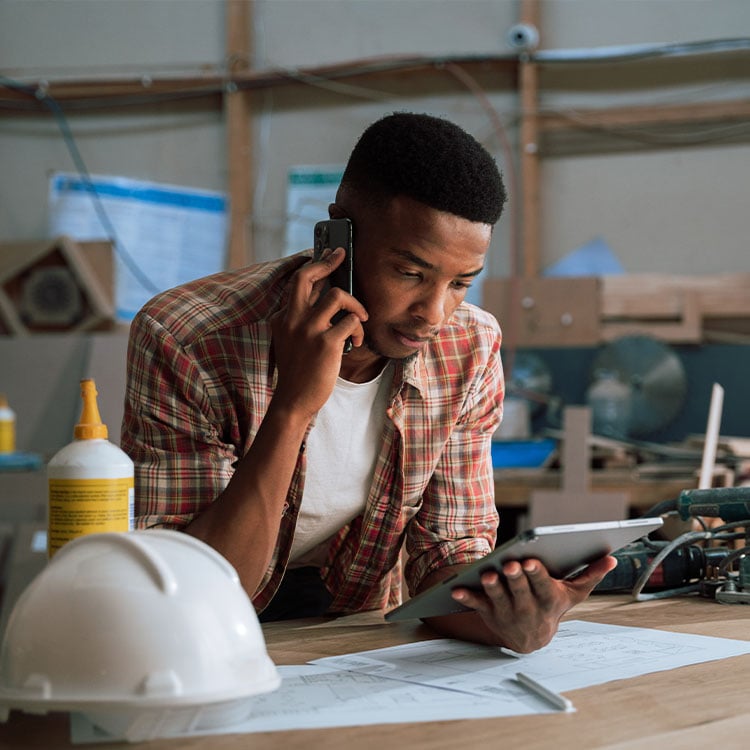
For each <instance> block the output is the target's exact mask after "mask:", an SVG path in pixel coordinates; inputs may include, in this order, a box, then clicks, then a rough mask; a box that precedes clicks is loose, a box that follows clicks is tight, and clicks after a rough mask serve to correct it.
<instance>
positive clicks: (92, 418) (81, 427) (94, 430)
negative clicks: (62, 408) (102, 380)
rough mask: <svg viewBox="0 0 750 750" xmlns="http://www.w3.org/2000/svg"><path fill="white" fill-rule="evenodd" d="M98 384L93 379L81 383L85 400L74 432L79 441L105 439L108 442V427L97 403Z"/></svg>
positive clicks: (82, 396) (82, 395)
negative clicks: (103, 420)
mask: <svg viewBox="0 0 750 750" xmlns="http://www.w3.org/2000/svg"><path fill="white" fill-rule="evenodd" d="M96 396H97V393H96V383H94V381H93V380H92V379H91V378H87V379H86V380H82V381H81V398H82V399H83V411H82V412H81V419H80V420H79V422H78V424H77V425H76V426H75V429H74V430H73V435H74V436H75V437H76V439H77V440H94V439H96V438H104V439H105V440H106V438H107V435H108V434H109V433H108V432H107V425H106V424H104V423H103V422H102V418H101V416H100V414H99V407H98V405H97V403H96Z"/></svg>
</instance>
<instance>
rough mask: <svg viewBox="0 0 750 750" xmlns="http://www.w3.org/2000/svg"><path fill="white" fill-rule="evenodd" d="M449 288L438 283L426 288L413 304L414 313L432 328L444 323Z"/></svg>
mask: <svg viewBox="0 0 750 750" xmlns="http://www.w3.org/2000/svg"><path fill="white" fill-rule="evenodd" d="M447 298H448V290H447V289H444V288H442V287H441V286H438V285H437V284H436V285H434V286H431V287H430V288H429V289H426V290H425V291H424V292H423V294H421V295H420V297H419V299H417V300H416V302H415V303H414V305H412V314H413V315H415V316H416V317H418V318H420V319H421V320H423V321H424V322H425V323H427V324H428V325H429V326H430V327H431V328H437V327H439V326H441V325H442V323H443V321H444V320H445V316H446V304H447Z"/></svg>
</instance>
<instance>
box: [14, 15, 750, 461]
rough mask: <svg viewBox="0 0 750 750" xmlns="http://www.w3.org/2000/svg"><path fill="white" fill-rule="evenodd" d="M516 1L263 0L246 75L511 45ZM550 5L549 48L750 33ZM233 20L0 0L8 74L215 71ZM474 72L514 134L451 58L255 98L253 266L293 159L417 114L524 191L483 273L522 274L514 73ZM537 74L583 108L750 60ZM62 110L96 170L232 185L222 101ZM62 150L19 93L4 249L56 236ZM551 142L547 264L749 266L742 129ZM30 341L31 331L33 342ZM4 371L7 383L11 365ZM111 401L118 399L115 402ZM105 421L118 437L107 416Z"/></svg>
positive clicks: (704, 79) (635, 97) (747, 77)
mask: <svg viewBox="0 0 750 750" xmlns="http://www.w3.org/2000/svg"><path fill="white" fill-rule="evenodd" d="M686 6H689V9H688V8H686ZM519 7H520V3H519V2H518V1H517V0H398V1H396V0H393V1H391V0H256V2H254V3H253V21H254V23H253V29H252V46H253V49H254V53H253V58H254V59H253V67H254V68H257V69H276V68H278V69H285V70H287V71H288V73H289V75H290V76H295V75H297V73H296V69H297V68H300V67H305V66H313V65H319V64H323V63H335V62H343V61H356V60H360V59H362V58H369V57H380V56H384V55H394V54H399V55H405V54H408V55H433V56H443V55H444V56H452V55H459V54H467V55H497V54H511V53H512V49H511V47H510V45H509V43H508V41H507V39H506V33H507V31H508V29H509V28H510V27H511V26H512V25H513V24H515V23H516V22H517V21H518V14H519ZM540 7H541V23H540V32H541V48H543V49H574V48H581V49H590V48H599V47H605V46H611V45H631V44H646V43H651V44H657V43H674V42H696V41H701V40H713V39H721V38H738V37H750V5H749V4H748V3H747V2H746V0H687V1H686V0H650V1H649V2H631V1H630V0H566V1H565V2H563V1H562V0H542V2H541V3H540ZM688 10H689V12H688ZM224 14H225V3H224V2H221V1H220V0H190V2H186V1H183V2H175V1H174V0H127V1H123V2H89V1H88V0H66V2H64V3H61V2H57V1H56V0H35V1H34V2H24V0H4V2H2V3H0V75H2V76H4V77H5V78H7V79H12V80H14V81H20V82H25V83H30V82H33V83H37V82H40V81H44V80H45V79H51V80H60V79H62V78H66V79H71V80H72V79H90V78H94V77H104V78H110V77H118V76H123V75H132V76H136V77H140V78H143V80H144V82H145V83H146V84H147V82H148V77H149V76H150V77H165V76H168V75H191V74H197V73H198V72H200V71H214V72H220V71H222V70H224V69H225V50H224V36H225V29H224ZM476 80H477V83H478V84H479V86H480V87H481V89H482V91H483V93H484V94H485V95H486V96H487V98H488V99H487V100H488V101H489V103H490V104H491V106H492V107H493V108H494V110H495V111H496V112H497V114H499V118H500V121H501V122H502V128H503V130H502V131H499V130H498V127H497V125H496V123H493V120H492V119H491V118H490V116H489V114H488V111H487V110H486V108H485V107H484V106H483V104H482V102H481V101H480V99H479V98H478V97H477V96H476V92H474V93H472V92H471V91H470V90H469V89H468V88H467V87H466V85H465V83H462V82H461V81H460V80H459V79H458V78H457V77H456V76H455V75H454V74H453V73H451V71H450V68H449V67H446V68H443V69H440V70H436V71H432V72H430V73H428V74H424V73H419V72H410V73H408V74H403V75H401V76H399V77H394V76H388V77H384V78H382V79H380V78H356V79H351V80H347V81H344V82H341V83H339V84H336V85H329V84H327V83H326V82H323V81H307V83H306V85H294V86H284V87H277V88H271V89H264V90H263V91H260V92H258V93H257V94H256V95H255V96H254V97H253V110H254V113H253V130H252V133H251V134H250V136H249V137H250V138H251V141H252V144H253V149H254V166H255V185H254V187H255V204H254V209H253V213H252V216H250V217H248V226H249V229H250V232H251V236H252V240H253V248H254V253H255V257H256V259H257V260H267V259H271V258H275V257H278V256H280V255H281V254H282V253H283V252H284V244H285V230H286V225H287V219H288V217H287V215H286V188H287V174H288V170H289V168H290V167H292V166H294V165H301V164H311V165H316V164H317V165H323V164H341V163H343V162H344V161H345V160H346V158H347V156H348V153H349V151H350V149H351V147H352V146H353V144H354V141H355V140H356V138H357V136H358V135H359V133H360V132H361V131H362V129H363V128H364V127H366V125H367V124H368V123H369V122H371V121H372V120H374V119H376V118H377V117H379V116H381V115H382V114H385V113H387V112H390V111H393V110H400V109H406V110H412V111H428V112H432V113H434V114H438V115H444V116H447V117H449V118H451V119H453V120H455V121H457V122H458V123H459V124H461V125H463V126H464V127H466V128H467V129H468V130H470V131H471V132H472V133H474V134H475V135H476V136H477V137H478V138H479V139H480V140H481V141H482V142H483V143H485V145H486V146H487V147H488V148H489V149H490V150H491V151H492V152H493V154H494V155H495V157H496V158H497V160H498V163H499V164H500V165H501V167H502V168H503V170H504V172H505V175H506V178H507V180H508V182H509V184H510V185H511V186H512V188H514V194H513V195H511V203H510V205H509V207H508V211H507V212H506V216H505V217H504V218H503V219H502V220H501V223H500V225H499V227H498V229H497V232H496V234H495V237H494V240H493V245H492V249H491V254H490V260H489V264H488V266H489V268H488V271H489V275H493V276H500V275H507V274H508V273H510V271H511V269H512V266H511V262H510V245H511V230H512V227H513V221H512V218H513V210H514V209H515V208H516V207H517V202H518V199H517V195H518V186H517V171H518V170H517V164H516V156H515V153H516V150H515V144H516V142H517V138H518V132H517V131H518V119H519V99H518V93H517V90H516V88H515V81H514V80H513V79H512V77H511V76H510V75H509V74H505V73H502V72H500V70H499V69H497V68H493V70H492V72H483V73H481V72H480V73H479V74H477V79H476ZM540 85H541V106H542V108H543V109H545V110H548V111H552V110H554V111H565V112H567V113H568V114H569V115H570V117H575V111H576V110H577V109H578V108H590V107H602V108H606V107H609V106H623V105H624V106H640V105H646V104H663V103H671V104H685V105H690V104H693V103H700V102H704V103H705V102H711V101H716V102H721V101H739V100H742V99H747V98H748V91H750V65H748V58H747V53H745V54H744V55H743V54H742V53H738V54H736V55H720V56H713V55H706V56H702V57H701V58H700V59H697V60H696V59H693V58H675V59H670V60H667V61H665V60H659V59H647V60H641V61H632V62H629V63H625V64H622V63H613V62H607V63H590V62H582V63H576V64H571V65H564V66H551V67H548V68H545V69H544V70H543V71H542V73H541V78H540ZM65 116H66V118H67V122H68V123H69V126H70V129H71V132H72V134H73V137H74V138H75V143H76V145H77V147H78V149H79V150H80V153H81V155H82V157H83V159H84V161H85V163H86V166H87V168H88V170H89V171H90V172H91V173H93V174H102V175H118V176H124V177H132V178H136V179H143V180H152V181H157V182H166V183H172V184H176V185H181V186H186V187H195V188H202V189H208V190H225V189H226V187H227V164H226V144H225V138H226V133H225V127H224V118H223V112H222V108H221V102H220V101H218V99H216V98H206V99H205V100H188V101H181V100H177V101H175V100H171V101H167V100H165V101H163V102H160V103H159V104H158V105H156V106H154V105H151V106H149V107H143V106H134V105H132V104H128V102H123V101H121V102H118V103H116V104H112V105H110V106H107V107H98V108H97V109H95V110H94V109H91V110H89V109H87V110H85V111H80V110H66V111H65ZM505 139H507V142H508V143H509V144H510V148H511V151H510V152H509V151H508V150H507V148H505V147H504V146H503V143H504V141H505ZM69 147H70V143H67V144H66V141H65V139H64V138H63V137H62V135H61V132H60V129H59V127H58V124H57V123H56V122H55V121H54V119H53V118H52V117H50V116H49V115H40V114H36V113H34V114H32V113H30V112H29V110H28V107H23V106H22V105H21V104H16V105H11V104H7V105H6V104H3V105H2V109H0V153H1V154H2V156H1V163H2V167H3V168H2V169H1V170H0V242H2V241H15V240H27V239H38V238H40V237H45V236H46V235H47V222H48V212H47V194H48V180H49V176H50V175H51V174H52V173H53V172H56V171H71V170H73V169H74V166H73V162H72V160H71V155H70V151H69ZM540 148H541V149H542V151H541V153H542V157H543V159H542V164H541V186H542V192H541V228H540V229H541V265H542V267H544V266H547V265H549V264H551V263H553V262H554V261H556V260H558V259H559V258H561V257H562V256H564V255H566V254H567V253H569V252H570V251H572V250H574V249H576V248H577V247H579V246H581V245H583V244H585V243H587V242H589V241H590V240H592V239H594V238H602V239H603V240H604V241H605V242H607V243H608V244H609V245H610V246H611V248H612V249H613V250H614V252H615V253H616V254H617V256H618V257H619V259H620V261H621V263H622V265H623V266H624V268H625V270H626V271H628V272H632V273H648V272H675V273H679V274H704V273H711V274H716V273H722V272H738V271H748V270H750V264H749V263H748V260H747V258H748V249H747V240H746V237H747V231H746V222H747V216H746V214H747V205H746V204H747V164H748V163H750V126H748V123H747V121H745V122H740V123H737V122H735V123H733V124H731V125H723V126H719V125H713V126H711V127H705V126H702V127H699V128H698V127H688V126H679V127H671V128H667V129H663V128H659V127H657V126H653V127H651V128H639V129H637V130H632V131H622V130H620V131H617V132H611V131H608V130H607V129H606V128H604V129H599V130H597V131H596V132H585V133H578V134H577V135H576V136H575V138H570V139H567V140H566V139H552V138H550V139H549V140H548V141H545V142H542V143H541V144H540ZM514 201H515V203H514ZM6 343H10V342H6ZM19 346H20V344H19ZM29 346H33V343H30V342H28V341H27V342H26V343H25V344H23V347H24V348H25V349H28V347H29ZM8 351H9V352H10V353H9V354H7V356H11V357H12V356H15V355H14V353H13V352H14V351H15V352H20V351H21V350H20V349H14V348H13V346H12V345H11V349H10V350H8ZM71 351H72V350H71ZM5 356H6V355H4V357H3V362H6V361H8V360H6V359H5ZM24 356H25V355H24ZM0 367H3V368H4V377H7V378H9V379H10V378H11V372H10V370H9V369H7V368H6V366H5V365H0ZM78 369H80V366H79V365H76V366H74V367H73V370H76V371H77V370H78ZM42 370H43V368H42ZM14 372H15V370H14ZM42 376H44V378H47V379H48V378H49V377H50V375H49V373H41V372H39V371H37V370H35V371H34V372H26V373H25V374H24V376H23V378H22V379H20V380H12V379H11V380H10V382H9V383H7V384H6V383H3V385H2V388H3V389H4V390H6V391H9V392H10V393H9V395H10V396H11V399H14V398H15V400H16V403H18V400H19V399H21V398H25V396H24V395H23V394H24V393H26V392H29V391H32V392H33V391H36V390H37V389H36V387H35V385H34V384H37V385H38V386H39V388H40V389H43V388H44V387H45V380H44V379H43V377H42ZM113 385H114V384H113ZM116 387H117V388H118V389H119V385H117V386H116ZM76 397H77V393H74V394H73V398H74V399H75V398H76ZM107 398H113V399H115V401H118V400H119V399H120V394H119V392H118V393H108V396H107ZM68 416H69V415H67V416H66V417H65V419H66V420H67V419H68ZM39 419H40V420H41V422H40V423H42V424H47V425H49V424H50V423H49V422H46V423H45V422H44V420H43V419H42V418H41V416H40V417H39ZM50 429H52V433H51V434H54V435H60V436H61V437H60V439H61V440H62V435H63V433H64V432H65V430H67V421H66V424H65V427H64V429H62V428H60V429H57V430H56V429H55V428H53V427H50ZM110 429H111V430H112V431H113V432H116V431H117V430H116V426H115V425H110ZM748 430H750V425H748ZM65 434H67V433H65ZM29 437H31V436H29ZM66 440H67V438H66ZM24 447H26V448H32V449H33V447H34V446H32V445H26V446H24ZM46 447H47V445H46V444H45V448H46Z"/></svg>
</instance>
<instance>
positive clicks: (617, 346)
mask: <svg viewBox="0 0 750 750" xmlns="http://www.w3.org/2000/svg"><path fill="white" fill-rule="evenodd" d="M600 370H613V371H615V372H616V373H617V374H618V377H619V379H620V380H621V381H622V382H623V383H625V384H626V385H627V386H628V388H629V389H630V392H631V416H630V427H629V430H628V434H629V435H630V436H632V437H643V436H645V435H649V434H651V433H653V432H656V431H657V430H660V429H662V428H663V427H666V426H667V425H668V424H669V423H670V422H671V421H672V420H673V419H674V418H675V417H676V416H677V415H678V414H679V413H680V410H681V409H682V406H683V404H684V403H685V396H686V395H687V378H686V376H685V369H684V367H683V365H682V362H681V360H680V358H679V357H678V356H677V354H676V353H675V352H674V351H672V349H670V348H669V347H668V346H667V345H666V344H664V343H663V342H661V341H658V340H657V339H654V338H651V337H649V336H624V337H622V338H619V339H615V340H614V341H612V342H611V343H609V344H607V345H606V346H604V347H603V348H602V349H601V350H600V351H599V353H598V354H597V355H596V357H595V358H594V363H593V367H592V379H595V378H596V373H597V371H600Z"/></svg>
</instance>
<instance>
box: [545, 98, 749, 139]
mask: <svg viewBox="0 0 750 750" xmlns="http://www.w3.org/2000/svg"><path fill="white" fill-rule="evenodd" d="M748 119H750V99H743V100H728V101H723V102H710V103H706V104H678V105H652V106H640V107H608V108H607V109H584V110H570V111H569V112H565V111H561V112H543V113H540V114H539V128H540V129H541V130H542V131H543V132H555V131H560V130H585V129H591V128H608V129H612V128H618V127H637V126H640V125H667V124H686V123H703V122H733V121H744V120H748Z"/></svg>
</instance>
